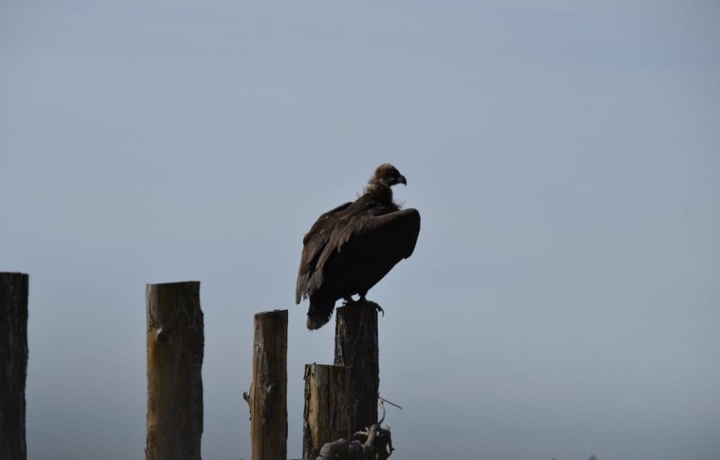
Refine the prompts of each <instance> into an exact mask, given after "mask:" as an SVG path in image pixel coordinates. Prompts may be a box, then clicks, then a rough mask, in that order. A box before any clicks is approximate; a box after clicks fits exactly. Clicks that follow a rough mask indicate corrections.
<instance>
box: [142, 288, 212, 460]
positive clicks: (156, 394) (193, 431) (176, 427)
mask: <svg viewBox="0 0 720 460" xmlns="http://www.w3.org/2000/svg"><path fill="white" fill-rule="evenodd" d="M146 297H147V378H148V407H147V442H146V447H145V458H146V459H147V460H200V440H201V437H202V431H203V401H202V376H201V371H202V361H203V348H204V342H205V336H204V330H203V312H202V310H201V308H200V282H198V281H188V282H183V283H166V284H148V285H147V287H146Z"/></svg>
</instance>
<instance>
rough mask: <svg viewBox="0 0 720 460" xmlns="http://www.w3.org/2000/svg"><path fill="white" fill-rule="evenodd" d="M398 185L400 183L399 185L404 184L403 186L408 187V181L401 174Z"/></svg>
mask: <svg viewBox="0 0 720 460" xmlns="http://www.w3.org/2000/svg"><path fill="white" fill-rule="evenodd" d="M397 183H398V184H403V185H405V186H407V179H405V176H403V175H402V174H401V175H400V176H399V177H398V178H397Z"/></svg>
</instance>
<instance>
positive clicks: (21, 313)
mask: <svg viewBox="0 0 720 460" xmlns="http://www.w3.org/2000/svg"><path fill="white" fill-rule="evenodd" d="M27 321H28V275H26V274H24V273H0V459H2V460H25V459H27V447H26V443H25V380H26V377H27V361H28V346H27Z"/></svg>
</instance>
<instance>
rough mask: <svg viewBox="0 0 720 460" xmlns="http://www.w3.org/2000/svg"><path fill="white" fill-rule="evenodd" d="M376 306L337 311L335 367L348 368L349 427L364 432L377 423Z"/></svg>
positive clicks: (356, 305) (354, 305)
mask: <svg viewBox="0 0 720 460" xmlns="http://www.w3.org/2000/svg"><path fill="white" fill-rule="evenodd" d="M378 307H379V306H378V304H376V303H375V302H370V301H367V302H354V303H352V304H350V305H348V306H345V307H341V308H338V309H337V320H336V322H335V365H337V366H346V367H349V368H350V426H351V427H352V430H353V431H359V430H364V429H365V428H367V427H369V426H371V425H372V424H373V423H377V421H378V409H377V408H378V392H379V389H380V364H379V348H378Z"/></svg>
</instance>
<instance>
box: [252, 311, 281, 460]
mask: <svg viewBox="0 0 720 460" xmlns="http://www.w3.org/2000/svg"><path fill="white" fill-rule="evenodd" d="M287 331H288V311H287V310H282V311H280V310H275V311H271V312H265V313H258V314H256V315H255V344H254V347H253V377H252V385H251V386H250V394H249V395H246V399H247V401H248V404H249V405H250V420H251V421H250V436H251V440H252V459H253V460H287Z"/></svg>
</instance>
